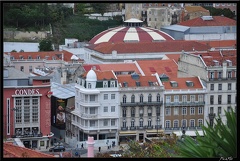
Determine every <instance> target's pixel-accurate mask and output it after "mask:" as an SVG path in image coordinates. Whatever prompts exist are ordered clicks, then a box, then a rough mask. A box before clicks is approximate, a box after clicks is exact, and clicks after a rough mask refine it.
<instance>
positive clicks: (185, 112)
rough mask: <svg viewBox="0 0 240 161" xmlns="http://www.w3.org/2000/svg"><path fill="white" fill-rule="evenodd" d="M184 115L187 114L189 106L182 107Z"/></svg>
mask: <svg viewBox="0 0 240 161" xmlns="http://www.w3.org/2000/svg"><path fill="white" fill-rule="evenodd" d="M182 115H187V107H183V108H182Z"/></svg>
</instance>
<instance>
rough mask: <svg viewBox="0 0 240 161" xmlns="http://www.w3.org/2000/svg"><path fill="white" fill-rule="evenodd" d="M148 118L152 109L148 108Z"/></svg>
mask: <svg viewBox="0 0 240 161" xmlns="http://www.w3.org/2000/svg"><path fill="white" fill-rule="evenodd" d="M148 116H152V108H151V107H148Z"/></svg>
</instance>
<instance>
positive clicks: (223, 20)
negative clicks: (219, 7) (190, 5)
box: [178, 16, 237, 27]
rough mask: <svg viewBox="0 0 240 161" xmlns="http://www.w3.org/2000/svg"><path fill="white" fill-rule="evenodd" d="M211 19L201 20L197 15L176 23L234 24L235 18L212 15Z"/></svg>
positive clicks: (200, 24)
mask: <svg viewBox="0 0 240 161" xmlns="http://www.w3.org/2000/svg"><path fill="white" fill-rule="evenodd" d="M212 17H213V20H203V19H202V18H201V17H197V18H194V19H191V20H188V21H183V22H180V23H178V25H182V26H188V27H191V26H236V25H237V22H236V20H233V19H230V18H228V17H224V16H212Z"/></svg>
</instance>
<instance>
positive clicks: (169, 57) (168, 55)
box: [166, 54, 180, 63]
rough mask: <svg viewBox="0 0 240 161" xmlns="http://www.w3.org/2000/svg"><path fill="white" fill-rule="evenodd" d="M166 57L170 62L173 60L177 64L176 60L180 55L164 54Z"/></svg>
mask: <svg viewBox="0 0 240 161" xmlns="http://www.w3.org/2000/svg"><path fill="white" fill-rule="evenodd" d="M166 57H168V59H170V60H174V61H175V62H176V63H177V62H178V59H179V58H180V54H166Z"/></svg>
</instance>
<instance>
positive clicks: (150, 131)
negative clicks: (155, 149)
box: [146, 130, 164, 133]
mask: <svg viewBox="0 0 240 161" xmlns="http://www.w3.org/2000/svg"><path fill="white" fill-rule="evenodd" d="M146 132H147V133H163V132H164V130H146Z"/></svg>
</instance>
